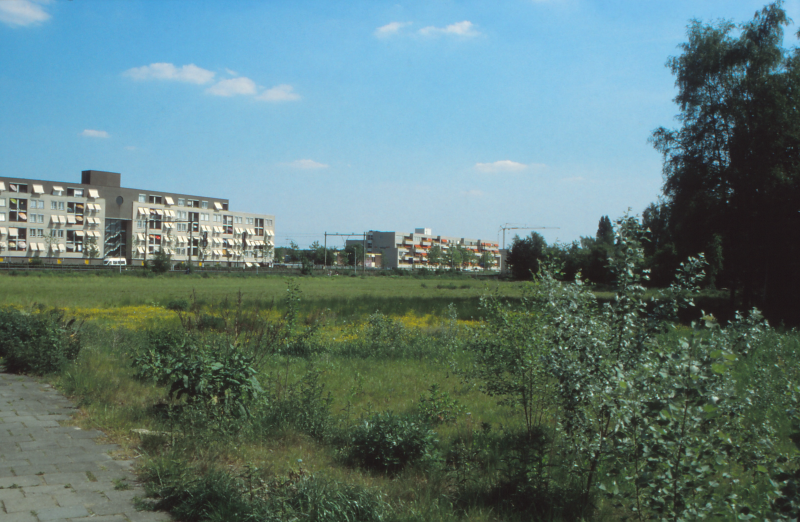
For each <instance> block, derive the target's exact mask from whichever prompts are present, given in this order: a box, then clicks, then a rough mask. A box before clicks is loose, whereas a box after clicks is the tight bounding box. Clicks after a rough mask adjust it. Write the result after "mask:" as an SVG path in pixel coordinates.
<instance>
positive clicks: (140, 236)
mask: <svg viewBox="0 0 800 522" xmlns="http://www.w3.org/2000/svg"><path fill="white" fill-rule="evenodd" d="M136 239H138V240H139V241H147V238H146V237H144V234H143V233H142V232H138V233H137V234H136Z"/></svg>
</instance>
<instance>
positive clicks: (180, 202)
mask: <svg viewBox="0 0 800 522" xmlns="http://www.w3.org/2000/svg"><path fill="white" fill-rule="evenodd" d="M178 206H179V207H185V206H186V199H184V198H178Z"/></svg>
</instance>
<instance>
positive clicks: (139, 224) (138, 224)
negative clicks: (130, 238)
mask: <svg viewBox="0 0 800 522" xmlns="http://www.w3.org/2000/svg"><path fill="white" fill-rule="evenodd" d="M145 223H146V220H144V219H137V220H136V228H144V224H145Z"/></svg>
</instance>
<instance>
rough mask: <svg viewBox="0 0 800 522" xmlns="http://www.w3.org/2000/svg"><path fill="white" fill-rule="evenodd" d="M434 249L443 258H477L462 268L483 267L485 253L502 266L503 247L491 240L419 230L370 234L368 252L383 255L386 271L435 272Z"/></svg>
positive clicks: (351, 242) (352, 242)
mask: <svg viewBox="0 0 800 522" xmlns="http://www.w3.org/2000/svg"><path fill="white" fill-rule="evenodd" d="M362 243H363V240H360V239H353V240H348V241H347V244H348V245H350V244H359V245H360V244H362ZM434 246H438V247H439V249H440V251H441V252H442V253H443V254H447V253H448V252H449V251H450V249H453V248H463V249H464V250H466V251H469V252H472V253H473V254H475V255H474V256H473V261H472V262H465V263H464V264H463V266H462V268H476V267H478V266H480V263H481V258H482V257H483V256H484V254H485V253H488V254H489V255H490V256H491V259H492V266H493V267H497V266H498V265H499V263H500V248H499V247H500V245H499V244H497V243H495V242H494V241H490V240H481V239H470V238H465V237H454V236H438V235H434V234H433V233H432V230H431V229H430V228H417V229H415V230H414V232H412V233H405V232H380V231H377V230H370V231H369V232H367V240H366V252H367V253H368V254H380V255H381V262H382V265H383V267H384V268H409V269H410V268H422V267H426V268H436V267H437V266H438V264H437V263H432V262H430V260H429V253H430V249H431V248H432V247H434Z"/></svg>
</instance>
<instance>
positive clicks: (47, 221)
mask: <svg viewBox="0 0 800 522" xmlns="http://www.w3.org/2000/svg"><path fill="white" fill-rule="evenodd" d="M120 180H121V175H120V174H119V173H116V172H104V171H98V170H85V171H83V172H82V177H81V183H69V182H61V181H46V180H34V179H23V178H11V177H0V261H13V260H18V259H19V260H21V259H28V260H36V259H40V260H42V261H47V262H53V263H58V264H63V263H85V264H89V263H91V262H92V259H98V261H97V262H99V259H101V258H104V257H105V258H125V259H127V262H128V263H129V264H134V265H136V264H139V265H141V264H144V261H145V260H146V259H147V258H148V256H152V255H154V254H155V253H157V252H159V251H163V252H166V253H168V254H170V255H171V256H172V259H173V260H174V261H184V262H189V261H191V262H192V263H193V264H206V265H208V264H221V265H225V266H231V265H236V266H249V265H253V264H255V263H270V262H271V261H272V251H273V246H274V236H275V216H273V215H269V214H254V213H247V212H237V211H233V210H231V209H230V208H229V205H228V200H227V199H224V198H219V197H204V196H193V195H189V194H178V193H172V192H164V191H159V190H141V189H133V188H124V187H121V185H120ZM3 258H5V259H3Z"/></svg>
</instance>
